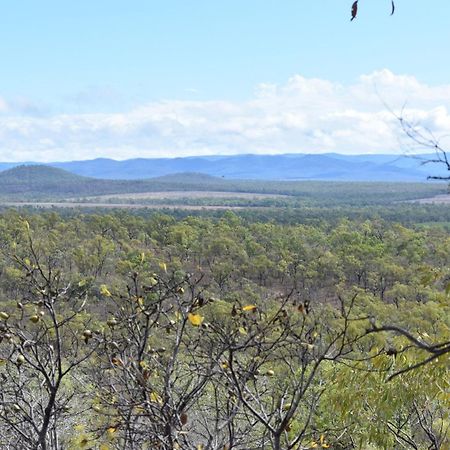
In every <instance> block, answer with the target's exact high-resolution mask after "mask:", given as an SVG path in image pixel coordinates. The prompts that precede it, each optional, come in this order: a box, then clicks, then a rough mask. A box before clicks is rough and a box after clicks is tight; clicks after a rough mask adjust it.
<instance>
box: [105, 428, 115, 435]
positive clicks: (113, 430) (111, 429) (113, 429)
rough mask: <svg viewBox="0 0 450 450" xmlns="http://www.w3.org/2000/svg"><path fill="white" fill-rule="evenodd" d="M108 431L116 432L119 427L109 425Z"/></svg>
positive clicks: (110, 432)
mask: <svg viewBox="0 0 450 450" xmlns="http://www.w3.org/2000/svg"><path fill="white" fill-rule="evenodd" d="M106 431H107V432H108V433H109V434H114V433H115V432H116V431H117V427H109V428H108V429H107V430H106Z"/></svg>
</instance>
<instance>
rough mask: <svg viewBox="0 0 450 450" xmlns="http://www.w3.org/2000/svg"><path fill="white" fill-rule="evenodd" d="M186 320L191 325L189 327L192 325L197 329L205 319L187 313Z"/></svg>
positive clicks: (198, 315)
mask: <svg viewBox="0 0 450 450" xmlns="http://www.w3.org/2000/svg"><path fill="white" fill-rule="evenodd" d="M188 320H189V322H190V323H191V325H194V327H199V326H200V325H201V324H202V323H203V321H204V320H205V318H204V317H203V316H201V315H200V314H192V313H189V314H188Z"/></svg>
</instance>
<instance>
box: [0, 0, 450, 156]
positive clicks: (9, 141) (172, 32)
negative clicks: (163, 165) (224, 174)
mask: <svg viewBox="0 0 450 450" xmlns="http://www.w3.org/2000/svg"><path fill="white" fill-rule="evenodd" d="M351 3H352V1H348V0H309V1H305V0H263V1H261V0H258V1H257V0H226V1H223V0H208V1H207V0H189V1H187V0H158V1H157V0H127V1H126V2H125V1H119V0H108V1H106V0H77V1H76V2H73V1H69V0H39V1H36V0H17V1H14V2H6V1H5V2H0V6H1V7H0V161H38V162H48V161H67V160H81V159H93V158H97V157H110V158H115V159H127V158H134V157H176V156H189V155H210V154H237V153H270V154H274V153H296V152H302V153H323V152H339V153H348V154H362V153H402V152H404V151H405V147H404V146H405V144H404V141H403V140H402V138H401V136H400V134H399V127H398V123H397V122H396V119H395V117H394V116H393V114H392V113H391V112H390V110H394V111H398V110H400V109H401V108H404V111H405V114H406V116H407V117H408V118H410V119H411V120H414V121H416V120H417V121H418V123H420V124H422V125H424V126H426V127H427V128H428V129H429V130H430V131H431V132H433V133H434V134H435V136H438V137H439V136H445V135H446V134H449V133H450V113H449V111H450V58H449V57H448V53H449V50H448V49H449V48H450V27H449V26H448V23H449V20H450V2H448V0H433V2H426V1H425V0H396V13H395V14H394V16H392V17H391V16H390V9H391V6H390V0H360V1H359V13H358V17H357V19H356V20H355V21H353V22H350V20H349V19H350V7H351ZM444 140H445V138H444ZM449 148H450V142H449Z"/></svg>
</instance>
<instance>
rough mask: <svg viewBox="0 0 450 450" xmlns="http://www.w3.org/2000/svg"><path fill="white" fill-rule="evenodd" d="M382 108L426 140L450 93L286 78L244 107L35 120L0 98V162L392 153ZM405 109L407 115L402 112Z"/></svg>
mask: <svg viewBox="0 0 450 450" xmlns="http://www.w3.org/2000/svg"><path fill="white" fill-rule="evenodd" d="M383 101H384V102H385V103H386V104H388V105H389V106H390V107H391V108H394V109H399V108H401V107H402V106H403V105H404V104H405V102H407V105H406V109H405V111H406V113H407V115H408V116H409V117H414V118H417V119H418V120H420V122H421V123H423V124H424V125H426V126H427V127H428V129H430V130H431V131H432V132H433V133H435V134H436V135H438V136H439V135H444V134H447V133H450V114H449V106H450V84H449V85H441V86H429V85H426V84H423V83H421V82H419V81H418V80H417V79H416V78H414V77H412V76H405V75H396V74H394V73H392V72H390V71H389V70H386V69H385V70H381V71H377V72H374V73H372V74H369V75H362V76H361V77H359V79H358V80H357V81H356V82H355V83H353V84H350V85H343V84H340V83H336V82H332V81H329V80H323V79H316V78H305V77H302V76H300V75H296V76H293V77H292V78H290V79H289V80H288V81H287V82H286V83H285V84H282V85H276V84H267V83H266V84H260V85H259V86H257V87H256V89H255V92H254V93H253V95H252V96H251V98H250V99H248V100H246V101H218V100H217V101H179V100H164V101H159V102H152V103H149V104H143V105H140V106H138V107H134V108H132V109H129V110H124V111H120V112H114V113H95V114H93V113H92V114H69V113H66V114H61V113H59V114H53V115H51V114H39V113H37V112H36V111H38V108H37V107H36V108H35V107H30V106H29V105H27V104H26V102H25V101H23V102H15V103H11V102H10V103H8V101H7V100H5V99H2V98H1V97H0V161H40V162H46V161H67V160H77V159H92V158H97V157H109V158H115V159H126V158H135V157H164V156H166V157H176V156H189V155H210V154H236V153H267V154H268V153H296V152H301V153H323V152H339V153H346V154H362V153H400V152H401V151H402V150H403V149H402V146H401V144H400V143H399V130H398V124H397V122H396V120H395V118H394V117H393V115H392V113H390V112H389V111H388V110H387V108H386V106H385V105H384V104H383ZM409 107H410V108H411V109H410V108H409Z"/></svg>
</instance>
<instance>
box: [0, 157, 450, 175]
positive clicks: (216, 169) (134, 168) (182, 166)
mask: <svg viewBox="0 0 450 450" xmlns="http://www.w3.org/2000/svg"><path fill="white" fill-rule="evenodd" d="M429 157H430V155H421V156H419V157H417V158H412V157H406V156H403V155H341V154H336V153H328V154H320V155H305V154H284V155H254V154H247V155H234V156H192V157H184V158H152V159H143V158H141V159H128V160H124V161H116V160H113V159H103V158H101V159H93V160H86V161H72V162H54V163H48V164H46V165H47V166H52V167H57V168H61V169H64V170H67V171H68V172H71V173H72V174H76V175H81V176H86V177H92V178H101V179H109V180H139V179H148V178H154V177H161V176H164V175H169V174H175V173H187V172H196V173H204V174H207V175H211V176H215V177H223V178H227V179H249V180H258V179H259V180H329V181H414V182H423V181H426V179H427V176H428V175H440V176H446V175H448V173H446V171H445V170H444V167H443V165H442V166H441V165H439V164H426V165H423V164H421V163H422V161H423V160H426V159H427V158H429ZM21 164H27V165H32V164H36V163H32V162H29V163H0V171H2V170H7V169H10V168H12V167H15V166H18V165H21Z"/></svg>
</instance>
